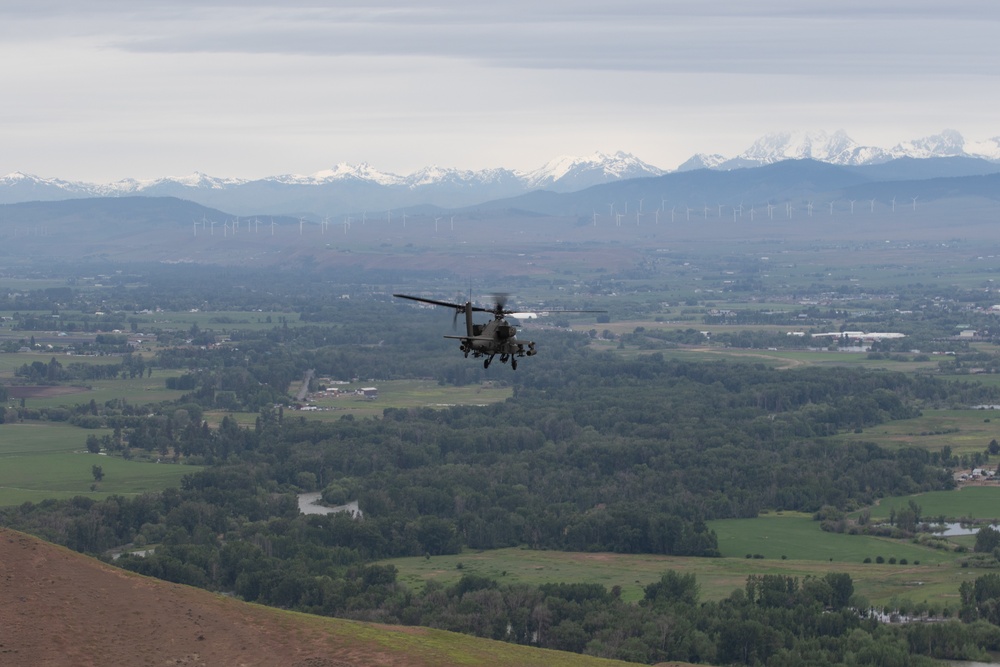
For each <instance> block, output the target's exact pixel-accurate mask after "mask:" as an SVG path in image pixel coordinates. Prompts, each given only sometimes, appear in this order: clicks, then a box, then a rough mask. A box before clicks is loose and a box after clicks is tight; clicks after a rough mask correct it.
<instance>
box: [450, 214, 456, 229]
mask: <svg viewBox="0 0 1000 667" xmlns="http://www.w3.org/2000/svg"><path fill="white" fill-rule="evenodd" d="M451 231H455V216H451Z"/></svg>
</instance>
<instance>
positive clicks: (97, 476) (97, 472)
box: [90, 465, 104, 482]
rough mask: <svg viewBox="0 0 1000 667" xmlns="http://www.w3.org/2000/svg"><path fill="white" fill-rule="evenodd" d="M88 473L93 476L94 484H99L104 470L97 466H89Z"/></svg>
mask: <svg viewBox="0 0 1000 667" xmlns="http://www.w3.org/2000/svg"><path fill="white" fill-rule="evenodd" d="M90 473H91V474H92V475H93V476H94V481H95V482H100V481H101V480H102V479H104V469H103V468H101V466H99V465H92V466H90Z"/></svg>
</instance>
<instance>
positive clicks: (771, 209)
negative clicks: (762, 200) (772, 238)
mask: <svg viewBox="0 0 1000 667" xmlns="http://www.w3.org/2000/svg"><path fill="white" fill-rule="evenodd" d="M774 208H775V206H774V204H772V203H771V202H767V217H768V218H770V219H771V220H774Z"/></svg>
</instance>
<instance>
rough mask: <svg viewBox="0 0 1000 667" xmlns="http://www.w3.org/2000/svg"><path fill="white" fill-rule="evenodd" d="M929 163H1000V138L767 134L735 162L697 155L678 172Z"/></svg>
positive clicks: (956, 134)
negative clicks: (787, 164)
mask: <svg viewBox="0 0 1000 667" xmlns="http://www.w3.org/2000/svg"><path fill="white" fill-rule="evenodd" d="M903 157H906V158H915V159H928V158H939V157H970V158H980V159H983V160H989V161H991V162H996V161H1000V137H997V138H993V139H989V140H987V141H983V142H979V143H974V144H972V143H966V141H965V139H964V138H963V137H962V135H961V134H960V133H959V132H956V131H955V130H944V131H942V132H941V133H940V134H935V135H931V136H929V137H924V138H921V139H914V140H912V141H907V142H903V143H900V144H897V145H896V146H894V147H892V148H889V149H886V148H880V147H878V146H863V145H861V144H858V143H857V142H856V141H854V140H853V139H851V138H850V137H849V136H848V135H847V133H846V132H845V131H844V130H837V131H836V132H834V133H833V134H827V133H826V132H822V131H818V132H774V133H771V134H766V135H764V136H763V137H761V138H760V139H758V140H757V141H755V142H754V143H753V145H751V146H750V148H748V149H747V150H745V151H743V152H742V153H740V154H739V155H737V156H736V157H733V158H729V159H725V158H722V157H721V156H719V155H702V154H699V155H695V156H694V157H692V158H691V159H690V160H688V161H687V162H685V163H684V164H683V165H681V167H680V168H679V169H678V171H689V170H691V169H727V170H728V169H741V168H747V167H760V166H763V165H766V164H774V163H775V162H780V161H782V160H802V159H812V160H818V161H820V162H828V163H830V164H838V165H844V166H862V165H872V164H882V163H884V162H889V161H890V160H895V159H898V158H903Z"/></svg>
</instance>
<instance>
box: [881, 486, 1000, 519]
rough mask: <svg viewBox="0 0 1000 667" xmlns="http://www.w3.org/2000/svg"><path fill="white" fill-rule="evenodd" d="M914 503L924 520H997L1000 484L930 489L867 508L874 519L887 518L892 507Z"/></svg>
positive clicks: (889, 499) (886, 500)
mask: <svg viewBox="0 0 1000 667" xmlns="http://www.w3.org/2000/svg"><path fill="white" fill-rule="evenodd" d="M911 500H912V501H914V502H916V503H917V504H918V505H919V506H920V509H921V516H922V517H923V518H924V520H928V519H931V518H934V517H940V516H943V517H945V518H946V519H953V520H958V519H961V518H968V519H988V520H996V521H1000V484H998V485H995V486H965V487H961V488H960V489H959V490H956V491H930V492H928V493H920V494H917V495H914V496H904V497H901V498H885V499H883V500H882V501H881V502H879V504H878V505H876V506H874V507H872V508H871V509H870V511H871V516H872V518H873V519H877V520H888V519H889V514H890V512H891V511H892V510H893V509H899V508H901V507H906V506H907V504H908V503H909V501H911Z"/></svg>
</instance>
